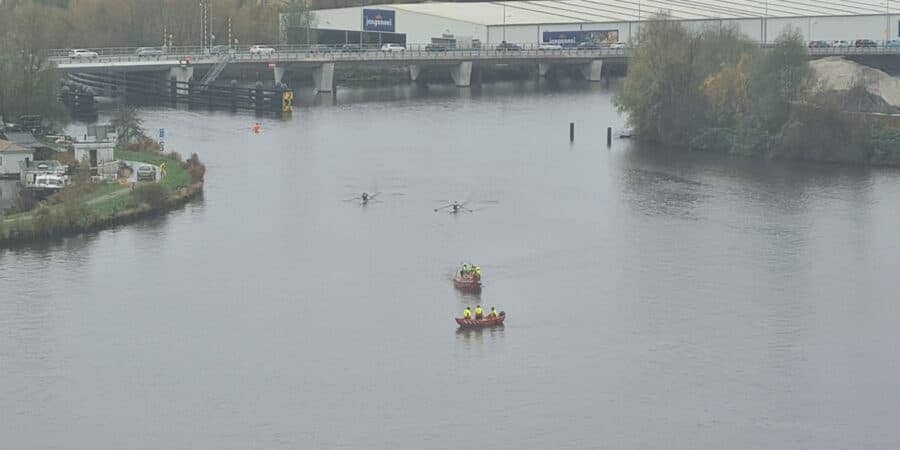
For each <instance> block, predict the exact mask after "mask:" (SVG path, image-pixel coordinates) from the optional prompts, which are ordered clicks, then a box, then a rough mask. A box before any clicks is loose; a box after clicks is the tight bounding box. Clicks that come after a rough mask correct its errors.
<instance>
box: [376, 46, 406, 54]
mask: <svg viewBox="0 0 900 450" xmlns="http://www.w3.org/2000/svg"><path fill="white" fill-rule="evenodd" d="M381 51H383V52H403V51H406V47H404V46H403V44H384V45H382V46H381Z"/></svg>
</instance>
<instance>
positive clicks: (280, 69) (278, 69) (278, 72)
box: [272, 66, 285, 86]
mask: <svg viewBox="0 0 900 450" xmlns="http://www.w3.org/2000/svg"><path fill="white" fill-rule="evenodd" d="M284 69H285V67H284V66H275V68H274V69H272V73H273V74H274V75H275V86H278V84H279V83H281V79H282V78H284Z"/></svg>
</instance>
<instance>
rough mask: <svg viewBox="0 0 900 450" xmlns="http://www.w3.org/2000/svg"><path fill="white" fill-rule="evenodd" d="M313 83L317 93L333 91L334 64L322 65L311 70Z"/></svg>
mask: <svg viewBox="0 0 900 450" xmlns="http://www.w3.org/2000/svg"><path fill="white" fill-rule="evenodd" d="M313 81H314V82H315V84H316V92H317V93H318V92H331V91H332V90H334V63H323V64H322V65H321V66H319V67H317V68H316V69H313Z"/></svg>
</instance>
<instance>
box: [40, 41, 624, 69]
mask: <svg viewBox="0 0 900 450" xmlns="http://www.w3.org/2000/svg"><path fill="white" fill-rule="evenodd" d="M169 50H171V51H169V52H165V53H162V54H160V55H152V56H138V55H137V54H135V52H129V51H126V49H115V51H107V52H104V53H103V54H100V55H99V56H97V57H70V56H68V53H65V54H62V55H60V56H54V57H53V58H51V60H52V61H53V62H55V63H57V64H58V65H65V64H84V63H88V64H99V65H103V64H123V63H124V64H127V63H153V62H167V63H169V64H176V63H183V62H186V61H190V63H191V64H212V63H215V62H216V61H217V60H218V57H219V56H220V55H221V54H210V53H208V52H204V51H203V50H202V49H199V48H196V47H194V48H191V47H180V48H177V49H174V48H173V49H169ZM175 50H180V51H175ZM191 50H198V52H192V51H191ZM627 52H628V49H627V48H610V47H604V48H593V47H591V48H575V47H559V48H557V47H546V46H545V47H540V46H537V45H533V46H526V45H523V46H515V47H510V46H489V47H485V48H480V49H440V50H435V49H434V48H433V47H428V46H427V45H415V46H410V47H408V48H405V49H403V50H400V49H394V50H382V49H381V47H374V48H365V49H363V48H357V47H341V48H336V47H328V48H326V47H310V46H283V47H280V48H278V49H276V50H275V52H273V53H250V52H249V51H241V52H229V53H228V54H230V55H231V61H232V62H244V63H248V62H260V63H274V62H304V61H305V62H330V61H335V62H337V61H396V60H410V61H412V60H421V61H432V60H433V61H440V60H445V61H455V60H461V59H474V60H477V59H510V60H515V59H546V58H554V57H559V58H565V59H569V58H571V59H579V58H602V57H626V56H627Z"/></svg>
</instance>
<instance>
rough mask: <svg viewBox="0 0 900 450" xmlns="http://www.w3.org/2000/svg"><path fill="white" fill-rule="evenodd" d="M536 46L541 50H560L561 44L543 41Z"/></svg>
mask: <svg viewBox="0 0 900 450" xmlns="http://www.w3.org/2000/svg"><path fill="white" fill-rule="evenodd" d="M538 48H539V49H541V50H562V45H559V44H548V43H543V44H541V45H540V46H539V47H538Z"/></svg>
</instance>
